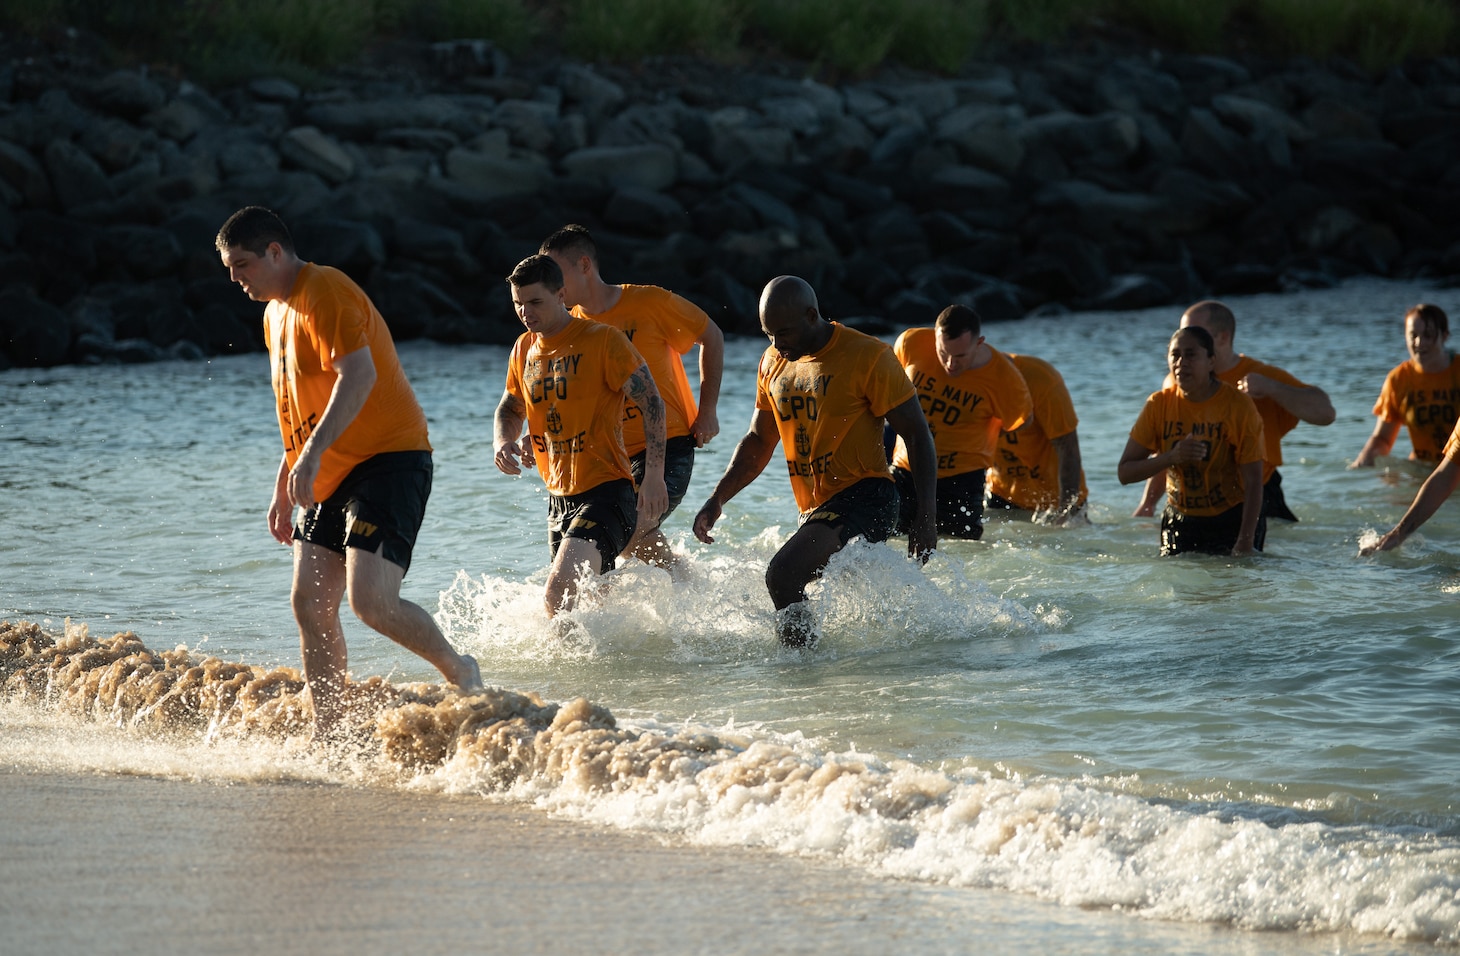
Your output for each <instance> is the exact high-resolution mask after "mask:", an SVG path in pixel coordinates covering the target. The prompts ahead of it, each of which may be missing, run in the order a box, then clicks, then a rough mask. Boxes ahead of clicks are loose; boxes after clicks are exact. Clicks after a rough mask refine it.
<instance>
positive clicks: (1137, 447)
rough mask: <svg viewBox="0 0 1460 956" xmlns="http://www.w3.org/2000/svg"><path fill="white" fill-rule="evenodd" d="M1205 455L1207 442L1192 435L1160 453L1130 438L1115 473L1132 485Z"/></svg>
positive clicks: (1122, 481)
mask: <svg viewBox="0 0 1460 956" xmlns="http://www.w3.org/2000/svg"><path fill="white" fill-rule="evenodd" d="M1206 455H1207V443H1206V442H1204V441H1202V440H1201V439H1200V438H1196V437H1195V436H1192V435H1187V436H1186V437H1185V438H1183V439H1181V441H1179V442H1177V443H1176V444H1174V445H1172V446H1171V449H1170V450H1169V451H1166V452H1160V453H1156V452H1152V451H1151V449H1149V448H1147V447H1146V446H1145V445H1142V444H1141V443H1140V442H1138V441H1136V440H1135V439H1134V438H1131V439H1128V440H1127V441H1126V443H1125V451H1123V452H1121V453H1120V464H1119V465H1118V466H1117V467H1116V470H1115V474H1116V477H1117V478H1119V479H1120V483H1121V484H1122V485H1132V484H1135V483H1136V482H1138V481H1145V480H1146V479H1147V478H1153V477H1155V476H1156V475H1159V474H1161V473H1162V472H1164V471H1165V470H1166V469H1167V468H1170V467H1171V466H1172V465H1181V464H1185V463H1186V462H1189V461H1201V460H1202V459H1203V458H1205V457H1206ZM1261 483H1262V482H1261V481H1259V482H1258V484H1261Z"/></svg>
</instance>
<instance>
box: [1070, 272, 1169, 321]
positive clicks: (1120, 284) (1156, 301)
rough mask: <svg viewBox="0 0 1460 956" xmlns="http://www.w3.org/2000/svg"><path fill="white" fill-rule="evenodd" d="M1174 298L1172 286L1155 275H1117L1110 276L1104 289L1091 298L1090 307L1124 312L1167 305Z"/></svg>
mask: <svg viewBox="0 0 1460 956" xmlns="http://www.w3.org/2000/svg"><path fill="white" fill-rule="evenodd" d="M1172 299H1173V296H1172V294H1171V288H1170V287H1169V286H1167V285H1166V283H1164V282H1162V281H1161V280H1160V279H1157V278H1155V277H1154V276H1148V275H1139V274H1136V275H1116V276H1111V277H1110V284H1109V285H1107V286H1106V287H1105V289H1104V291H1102V292H1101V293H1100V294H1099V295H1097V296H1095V297H1094V298H1093V299H1091V300H1090V307H1091V308H1093V309H1100V310H1102V311H1122V312H1124V311H1130V310H1135V309H1149V308H1153V307H1155V306H1158V305H1166V304H1168V303H1170V302H1171V301H1172Z"/></svg>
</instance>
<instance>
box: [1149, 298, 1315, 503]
mask: <svg viewBox="0 0 1460 956" xmlns="http://www.w3.org/2000/svg"><path fill="white" fill-rule="evenodd" d="M1192 327H1195V328H1198V329H1205V330H1206V331H1207V332H1208V333H1210V334H1211V337H1212V341H1213V342H1214V343H1215V345H1216V370H1217V380H1218V381H1220V382H1223V383H1225V384H1227V385H1231V386H1232V387H1233V388H1235V389H1237V390H1238V391H1239V392H1242V393H1243V394H1244V395H1246V396H1247V397H1248V398H1250V399H1252V402H1253V404H1255V405H1256V406H1257V414H1258V415H1259V416H1260V417H1261V418H1262V433H1263V436H1264V437H1263V441H1264V445H1263V455H1262V516H1263V517H1264V518H1280V519H1282V520H1283V521H1297V520H1298V516H1297V515H1295V514H1293V512H1292V511H1291V510H1289V509H1288V503H1287V499H1286V498H1285V497H1284V495H1283V476H1282V473H1281V472H1279V471H1278V470H1277V469H1278V466H1279V465H1281V464H1282V463H1283V445H1282V440H1283V436H1284V435H1286V434H1287V433H1288V432H1290V431H1292V430H1293V429H1294V428H1296V427H1297V425H1298V422H1307V423H1308V424H1309V425H1332V424H1333V419H1334V412H1333V402H1331V401H1329V399H1328V393H1327V392H1325V391H1323V389H1321V388H1318V387H1317V386H1316V385H1308V384H1306V383H1304V382H1300V381H1299V380H1298V379H1297V378H1296V377H1294V376H1293V375H1290V374H1288V373H1287V372H1285V371H1283V370H1282V369H1280V368H1278V367H1277V366H1275V365H1267V364H1266V363H1263V362H1259V361H1257V360H1256V359H1254V358H1250V357H1248V356H1246V355H1242V354H1239V353H1237V352H1235V351H1233V349H1232V340H1233V339H1234V338H1235V337H1236V335H1237V317H1236V316H1234V315H1233V314H1232V310H1231V309H1229V308H1227V307H1226V306H1225V305H1223V304H1222V303H1220V302H1215V301H1212V300H1206V301H1202V302H1198V303H1196V305H1193V306H1192V307H1191V308H1189V309H1187V310H1186V312H1185V313H1184V314H1183V315H1182V316H1181V328H1183V329H1185V328H1192ZM1171 384H1172V378H1171V376H1170V375H1168V376H1166V382H1165V385H1164V386H1163V387H1164V388H1170V387H1171ZM1163 487H1164V486H1163V485H1162V484H1161V483H1160V480H1159V479H1158V478H1153V479H1151V480H1150V481H1148V482H1146V490H1145V495H1144V497H1142V499H1141V503H1140V504H1139V505H1138V506H1137V507H1136V510H1135V512H1134V513H1135V515H1136V516H1137V517H1146V518H1149V517H1151V516H1152V515H1154V514H1155V513H1156V502H1158V501H1160V500H1161V491H1162V489H1163Z"/></svg>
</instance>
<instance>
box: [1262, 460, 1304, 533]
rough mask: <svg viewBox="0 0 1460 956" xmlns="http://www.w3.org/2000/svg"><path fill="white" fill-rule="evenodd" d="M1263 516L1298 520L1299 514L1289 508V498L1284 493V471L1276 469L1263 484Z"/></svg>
mask: <svg viewBox="0 0 1460 956" xmlns="http://www.w3.org/2000/svg"><path fill="white" fill-rule="evenodd" d="M1262 516H1263V517H1264V518H1281V519H1282V520H1283V521H1297V520H1298V516H1297V515H1295V514H1293V512H1292V511H1291V510H1289V509H1288V499H1287V496H1286V495H1284V494H1283V473H1282V472H1280V471H1278V470H1276V469H1274V470H1273V473H1272V477H1271V478H1269V479H1267V484H1265V485H1263V486H1262Z"/></svg>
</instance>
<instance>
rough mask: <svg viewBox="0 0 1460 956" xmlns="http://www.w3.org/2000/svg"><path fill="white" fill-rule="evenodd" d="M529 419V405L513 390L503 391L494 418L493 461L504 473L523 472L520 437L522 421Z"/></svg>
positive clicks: (515, 473)
mask: <svg viewBox="0 0 1460 956" xmlns="http://www.w3.org/2000/svg"><path fill="white" fill-rule="evenodd" d="M525 421H527V405H526V403H524V402H523V401H522V399H520V398H518V397H517V396H516V395H513V394H512V393H511V392H503V393H502V400H501V401H500V402H498V403H497V414H496V416H495V418H494V419H493V427H492V447H493V449H495V451H494V453H493V456H492V461H493V462H495V463H496V465H497V470H498V471H500V472H502V473H503V474H504V475H520V474H522V466H521V465H520V464H518V459H519V458H522V457H523V449H522V446H521V445H519V444H518V441H517V440H518V438H520V437H521V435H522V423H523V422H525Z"/></svg>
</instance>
